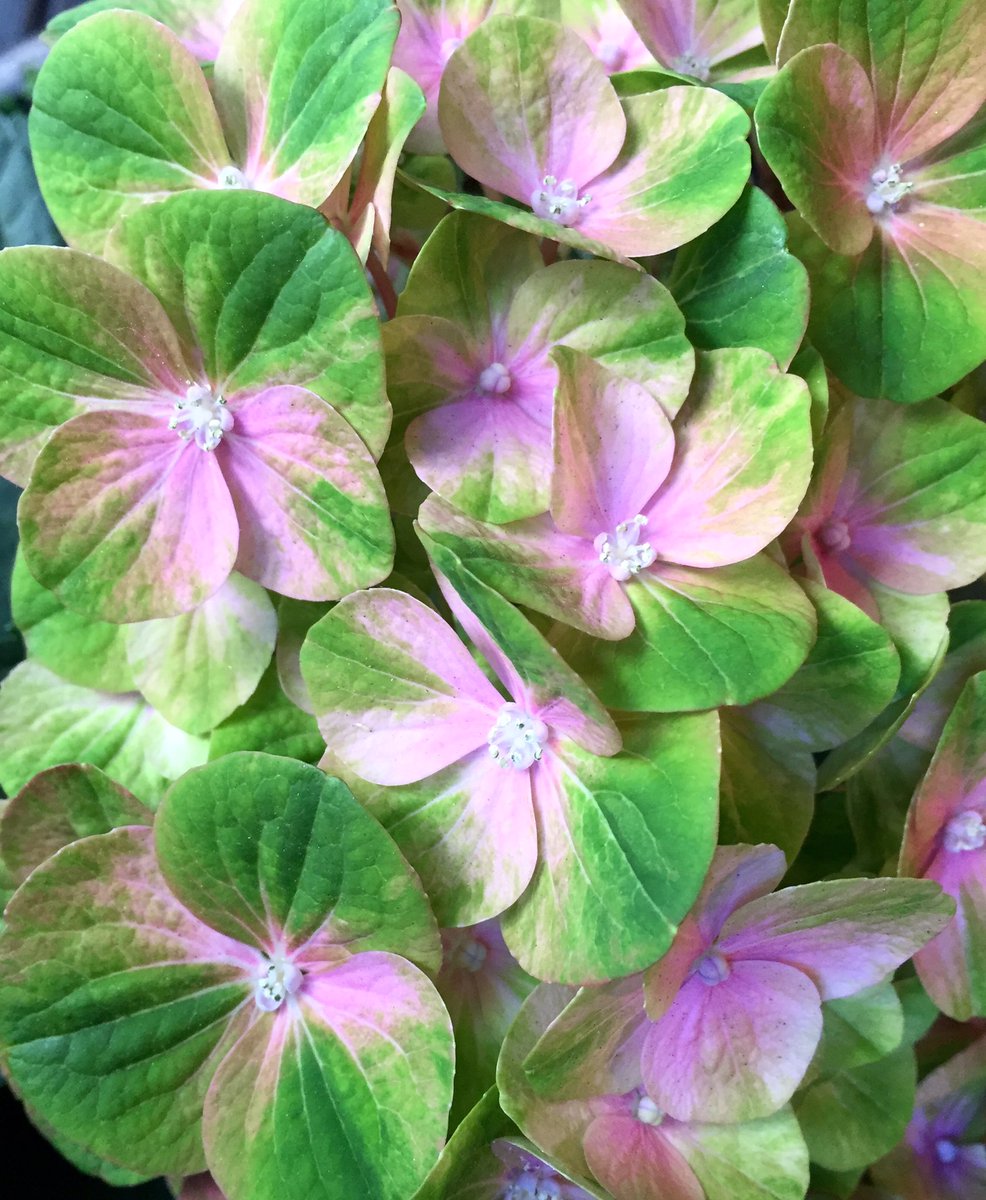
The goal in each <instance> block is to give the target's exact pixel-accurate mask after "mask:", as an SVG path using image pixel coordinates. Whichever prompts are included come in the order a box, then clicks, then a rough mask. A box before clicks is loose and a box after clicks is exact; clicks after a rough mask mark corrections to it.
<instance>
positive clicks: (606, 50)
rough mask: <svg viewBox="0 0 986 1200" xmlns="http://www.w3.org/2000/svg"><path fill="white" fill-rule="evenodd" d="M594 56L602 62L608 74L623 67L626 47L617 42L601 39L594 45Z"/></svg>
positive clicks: (625, 58)
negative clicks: (601, 40)
mask: <svg viewBox="0 0 986 1200" xmlns="http://www.w3.org/2000/svg"><path fill="white" fill-rule="evenodd" d="M596 58H598V59H599V61H600V62H601V63H602V64H603V66H604V67H605V68H606V70H607V72H608V73H609V74H610V75H613V74H615V73H616V72H617V71H620V70H622V69H623V64H624V63H625V62H626V60H627V52H626V47H625V46H622V45H621V44H620V43H619V42H611V41H603V42H600V43H599V45H598V46H597V47H596Z"/></svg>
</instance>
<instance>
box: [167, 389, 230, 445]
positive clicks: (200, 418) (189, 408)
mask: <svg viewBox="0 0 986 1200" xmlns="http://www.w3.org/2000/svg"><path fill="white" fill-rule="evenodd" d="M168 428H169V429H173V430H175V432H176V433H177V434H178V436H179V437H180V438H182V439H183V440H184V441H186V442H188V441H194V442H195V444H196V446H198V448H199V449H200V450H215V448H216V447H217V446H218V445H219V443H220V442H221V441H222V440H223V435H224V434H227V433H229V431H230V430H231V429H232V428H233V414H232V413H231V412H230V411H229V409H228V408H227V407H226V400H225V399H224V397H222V396H216V395H214V394H213V391H212V389H211V388H209V387H205V386H204V385H203V384H200V383H193V384H191V385H190V387H189V389H188V391H187V392H186V393H185V399H184V400H176V401H175V406H174V415H173V416H172V418H171V420H170V421H169V422H168Z"/></svg>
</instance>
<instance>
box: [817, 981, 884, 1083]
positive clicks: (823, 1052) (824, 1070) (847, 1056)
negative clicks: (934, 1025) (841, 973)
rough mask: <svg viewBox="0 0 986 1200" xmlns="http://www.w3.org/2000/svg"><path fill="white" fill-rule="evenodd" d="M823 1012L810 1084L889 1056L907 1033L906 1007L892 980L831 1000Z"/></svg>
mask: <svg viewBox="0 0 986 1200" xmlns="http://www.w3.org/2000/svg"><path fill="white" fill-rule="evenodd" d="M822 1014H823V1017H824V1025H823V1028H822V1040H821V1042H820V1043H819V1046H818V1050H817V1051H816V1053H815V1057H814V1059H813V1060H812V1064H811V1067H810V1068H809V1071H808V1075H807V1077H806V1082H807V1083H809V1084H810V1083H811V1082H813V1081H814V1080H815V1079H818V1078H819V1077H822V1076H830V1075H834V1074H837V1073H838V1072H840V1071H849V1070H852V1069H853V1068H854V1067H862V1066H865V1065H866V1064H867V1063H872V1062H876V1061H877V1060H878V1059H881V1058H885V1057H886V1056H887V1055H888V1054H891V1053H892V1052H893V1051H894V1050H896V1049H897V1047H898V1046H899V1045H900V1044H901V1041H902V1039H903V1037H904V1010H903V1008H902V1007H901V1003H900V1000H899V999H898V997H897V993H896V992H895V991H894V987H893V984H891V983H878V984H876V985H875V986H874V987H869V988H866V989H865V990H863V991H861V992H857V993H856V994H855V995H854V996H847V997H845V999H843V1000H829V1001H828V1002H827V1003H826V1004H825V1006H824V1008H823V1009H822Z"/></svg>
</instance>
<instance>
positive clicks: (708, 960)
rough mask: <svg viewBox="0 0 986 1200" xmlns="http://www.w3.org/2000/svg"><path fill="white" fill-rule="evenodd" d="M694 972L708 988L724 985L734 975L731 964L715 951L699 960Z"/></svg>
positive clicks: (695, 964)
mask: <svg viewBox="0 0 986 1200" xmlns="http://www.w3.org/2000/svg"><path fill="white" fill-rule="evenodd" d="M692 972H693V973H694V974H695V975H697V976H698V977H699V979H701V981H702V982H703V983H704V984H705V986H706V987H715V986H716V984H719V983H724V982H725V981H726V980H727V979H728V978H729V976H730V975H731V974H732V971H731V969H730V966H729V963H728V962H727V961H726V959H725V958H723V956H722V955H721V954H719V953H718V952H717V951H715V950H710V951H709V953H708V954H703V955H702V956H701V958H697V959H696V960H695V963H694V965H693V967H692Z"/></svg>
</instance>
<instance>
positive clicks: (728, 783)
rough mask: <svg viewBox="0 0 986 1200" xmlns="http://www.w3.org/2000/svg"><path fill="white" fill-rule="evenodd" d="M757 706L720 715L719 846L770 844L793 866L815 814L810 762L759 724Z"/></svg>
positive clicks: (801, 748)
mask: <svg viewBox="0 0 986 1200" xmlns="http://www.w3.org/2000/svg"><path fill="white" fill-rule="evenodd" d="M758 707H759V706H758V705H756V704H755V705H753V706H751V707H750V708H746V709H743V708H724V709H722V710H720V713H719V725H720V730H721V736H722V783H721V785H720V798H719V842H720V843H721V844H722V845H732V844H736V843H741V844H742V843H746V844H749V845H754V846H755V845H758V844H760V843H769V844H772V845H774V846H779V847H780V849H781V850H783V851H784V854H785V857H786V858H787V860H788V862H793V860H794V859H795V857H796V856H797V853H798V851H799V850H800V849H801V845H802V843H803V842H804V840H805V836H806V835H807V833H808V827H809V826H810V824H811V818H812V813H813V812H814V809H815V762H814V759H813V758H812V756H811V753H810V751H808V750H807V749H805V747H804V746H802V745H799V744H798V743H797V742H792V741H791V740H787V739H785V738H784V737H779V736H777V734H776V733H775V732H774V731H773V730H772V729H771V728H770V727H769V726H768V725H766V724H764V723H762V722H761V721H760V720H759V719H758Z"/></svg>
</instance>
